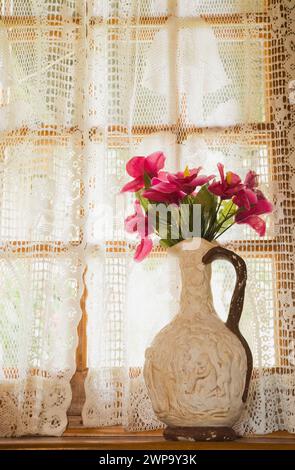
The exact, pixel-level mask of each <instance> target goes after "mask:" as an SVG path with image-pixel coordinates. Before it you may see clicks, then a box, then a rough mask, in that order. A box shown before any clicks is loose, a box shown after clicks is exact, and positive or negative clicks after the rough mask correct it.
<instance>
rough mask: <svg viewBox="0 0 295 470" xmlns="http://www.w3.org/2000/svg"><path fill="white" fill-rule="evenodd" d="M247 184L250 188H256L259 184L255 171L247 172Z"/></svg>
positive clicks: (245, 182)
mask: <svg viewBox="0 0 295 470" xmlns="http://www.w3.org/2000/svg"><path fill="white" fill-rule="evenodd" d="M244 184H245V186H247V188H249V189H254V188H256V187H257V186H258V175H257V173H255V171H253V170H250V171H248V173H247V174H246V177H245V181H244Z"/></svg>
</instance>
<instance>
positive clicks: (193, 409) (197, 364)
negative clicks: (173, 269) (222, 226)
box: [144, 238, 247, 426]
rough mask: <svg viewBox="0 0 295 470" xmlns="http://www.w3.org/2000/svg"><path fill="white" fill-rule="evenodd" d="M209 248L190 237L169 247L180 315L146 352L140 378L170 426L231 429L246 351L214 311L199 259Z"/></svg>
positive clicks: (204, 268) (237, 414)
mask: <svg viewBox="0 0 295 470" xmlns="http://www.w3.org/2000/svg"><path fill="white" fill-rule="evenodd" d="M213 246H216V243H215V244H213V243H211V242H208V241H206V240H203V239H199V238H196V239H193V240H187V241H184V242H181V243H179V244H178V245H176V246H175V247H173V248H171V249H169V251H170V254H171V255H173V256H177V257H178V258H179V264H180V270H181V278H182V292H181V301H180V311H179V313H178V314H177V315H176V316H175V317H174V319H173V320H172V321H171V323H169V324H168V325H167V326H166V327H164V328H163V329H162V330H161V331H160V332H159V333H158V334H157V335H156V337H155V338H154V340H153V342H152V344H151V346H150V347H149V348H148V349H147V350H146V354H145V366H144V378H145V382H146V385H147V389H148V392H149V396H150V398H151V401H152V405H153V409H154V411H155V413H156V415H157V417H158V418H159V419H160V420H161V421H163V422H164V423H166V424H167V425H170V426H232V425H233V424H234V423H235V422H236V421H237V420H238V418H239V417H240V414H241V412H242V409H243V402H242V395H243V391H244V387H245V378H246V371H247V359H246V353H245V350H244V348H243V346H242V344H241V342H240V341H239V339H238V338H237V337H236V336H235V335H234V334H233V333H232V332H231V331H230V330H229V329H228V328H227V327H226V326H225V324H224V323H223V322H222V321H221V320H220V318H219V317H218V316H217V314H216V312H215V310H214V307H213V299H212V293H211V286H210V280H211V266H210V265H207V266H205V265H204V264H203V263H202V261H201V260H202V257H203V256H204V254H205V253H206V252H207V251H208V250H209V249H211V248H212V247H213ZM159 313H160V312H159Z"/></svg>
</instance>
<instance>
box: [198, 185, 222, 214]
mask: <svg viewBox="0 0 295 470" xmlns="http://www.w3.org/2000/svg"><path fill="white" fill-rule="evenodd" d="M193 203H194V204H201V206H202V209H203V210H204V211H206V212H208V213H215V211H216V207H217V197H216V196H215V194H213V193H211V192H210V191H208V185H207V184H205V185H204V186H202V187H201V189H200V191H199V192H198V193H197V194H196V196H194V198H193Z"/></svg>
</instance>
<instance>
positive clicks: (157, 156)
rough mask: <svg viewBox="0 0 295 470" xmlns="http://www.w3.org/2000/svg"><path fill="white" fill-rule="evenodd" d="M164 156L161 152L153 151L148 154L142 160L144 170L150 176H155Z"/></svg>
mask: <svg viewBox="0 0 295 470" xmlns="http://www.w3.org/2000/svg"><path fill="white" fill-rule="evenodd" d="M165 160H166V157H165V155H164V154H163V152H154V153H152V154H151V155H148V156H147V157H146V159H145V162H144V170H145V171H146V172H147V173H148V175H149V176H150V177H151V178H152V177H153V176H157V175H158V173H159V171H160V170H162V168H163V167H164V164H165Z"/></svg>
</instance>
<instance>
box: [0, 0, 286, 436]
mask: <svg viewBox="0 0 295 470" xmlns="http://www.w3.org/2000/svg"><path fill="white" fill-rule="evenodd" d="M294 103H295V2H294V0H268V1H266V0H222V1H221V0H197V1H190V0H179V1H177V0H139V1H135V0H46V1H45V0H0V170H1V171H0V181H1V183H0V269H1V274H0V279H1V282H0V435H1V436H16V435H26V434H40V435H42V434H43V435H61V434H62V432H63V431H64V430H65V428H66V426H67V410H68V408H69V405H70V403H71V398H72V392H71V386H70V380H71V378H72V376H73V374H74V372H75V369H76V357H75V352H76V347H77V344H78V334H77V325H78V324H79V321H80V318H81V315H82V311H81V304H80V298H81V295H82V292H83V288H84V282H85V286H86V289H87V296H86V297H85V299H86V301H85V311H86V313H87V367H88V374H87V377H86V381H85V392H86V401H85V403H84V407H83V412H82V416H83V422H84V425H85V426H88V427H91V426H93V427H96V426H111V425H123V426H124V427H125V428H126V429H129V430H134V431H137V430H138V431H139V430H150V429H156V428H159V427H161V426H162V424H161V423H160V422H159V421H158V420H157V419H156V417H155V415H154V413H153V410H152V407H151V403H150V400H149V398H148V395H147V391H146V388H145V385H144V380H143V376H142V366H143V361H144V351H145V348H146V347H147V345H148V344H149V343H150V342H151V340H152V338H153V336H154V335H155V334H156V332H158V331H159V329H160V328H161V327H163V326H164V325H165V324H167V322H169V321H170V319H171V318H172V317H173V315H174V314H175V313H176V312H177V308H178V299H179V277H178V276H179V272H178V268H177V266H176V265H175V264H174V263H175V261H174V260H171V259H170V257H169V256H167V254H166V252H165V250H164V249H161V248H160V247H159V248H157V247H156V248H155V249H154V250H153V252H152V254H151V255H150V256H149V258H148V259H147V260H145V261H144V262H143V263H134V262H133V260H132V251H131V249H130V239H129V238H128V237H127V236H126V234H125V231H124V226H123V221H124V217H126V215H127V214H130V213H131V212H132V196H126V195H125V196H123V195H121V194H119V191H120V188H121V187H122V185H123V184H124V183H125V182H126V181H127V177H126V171H125V164H126V161H127V160H128V159H129V158H130V157H131V156H133V155H147V154H149V153H152V152H153V151H155V150H162V151H164V152H165V154H166V155H167V166H168V169H169V170H183V169H184V168H185V166H186V165H188V166H189V167H196V166H203V167H205V168H206V172H207V173H216V164H217V162H222V163H224V164H225V166H228V167H230V169H231V170H233V171H236V172H238V173H239V174H241V175H242V176H244V175H245V173H246V171H247V170H248V169H249V168H252V169H253V170H255V171H256V172H257V173H258V174H259V176H260V182H261V185H262V186H263V192H264V193H265V194H267V196H268V197H269V198H270V199H271V200H272V201H273V203H274V206H275V210H274V213H273V214H272V216H271V217H269V220H268V227H267V235H266V236H265V237H264V238H262V239H260V238H258V237H256V235H255V233H254V232H252V231H250V229H249V230H248V229H247V228H242V226H239V227H238V229H235V228H233V229H232V231H231V232H230V233H229V232H226V233H225V234H224V236H223V238H222V239H220V240H221V241H222V243H223V244H224V245H225V246H226V247H228V248H230V249H233V250H235V251H236V252H237V253H239V254H240V255H241V256H243V258H244V259H245V261H246V263H247V268H248V284H247V290H246V298H245V306H244V312H243V317H242V323H241V330H242V333H243V334H244V335H245V337H246V338H247V341H248V342H249V344H250V346H251V349H252V352H253V356H254V371H253V376H252V381H251V387H250V391H249V397H248V401H247V406H246V408H245V411H244V413H243V416H242V418H241V420H240V422H239V423H237V425H236V431H237V432H238V433H239V434H241V435H243V434H249V433H267V432H271V431H275V430H278V429H285V430H288V431H289V432H295V398H294V387H295V374H294V372H295V370H294V369H295V309H294V290H295V285H294V284H295V277H294V275H295V273H294V261H295V258H294V246H295V231H294V219H295V212H294V202H295V113H294ZM243 227H244V226H243ZM228 234H229V235H228ZM131 245H132V244H131ZM83 273H84V276H83ZM234 282H235V275H234V272H233V270H232V269H231V267H230V265H228V264H226V263H222V262H216V263H214V265H213V280H212V284H213V292H214V303H215V307H216V310H217V312H218V314H219V315H220V317H221V318H222V319H224V320H225V319H226V316H227V313H228V309H229V303H230V298H231V294H232V290H233V287H234ZM84 313H85V312H84Z"/></svg>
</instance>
